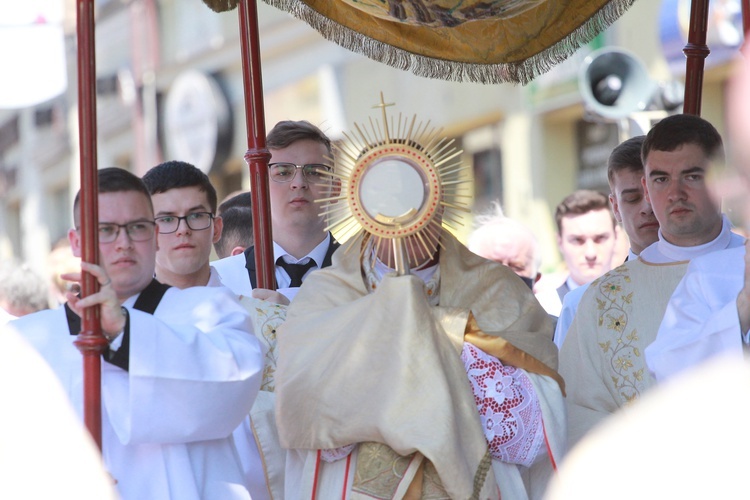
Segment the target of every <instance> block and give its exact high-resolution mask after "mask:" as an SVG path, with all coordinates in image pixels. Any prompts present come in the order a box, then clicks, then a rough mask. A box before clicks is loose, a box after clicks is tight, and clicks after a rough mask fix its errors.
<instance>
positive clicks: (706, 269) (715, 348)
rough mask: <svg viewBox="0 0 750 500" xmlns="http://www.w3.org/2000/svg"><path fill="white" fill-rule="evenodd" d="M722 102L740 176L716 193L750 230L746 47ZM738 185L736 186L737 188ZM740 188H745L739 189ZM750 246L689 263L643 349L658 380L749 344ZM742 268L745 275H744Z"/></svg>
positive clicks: (749, 61) (749, 63)
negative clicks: (734, 204) (732, 202)
mask: <svg viewBox="0 0 750 500" xmlns="http://www.w3.org/2000/svg"><path fill="white" fill-rule="evenodd" d="M738 69H739V71H738V73H737V74H736V76H735V78H734V79H733V80H732V85H731V87H730V94H729V98H728V100H727V102H728V103H730V104H731V106H730V107H729V108H728V110H727V113H728V116H729V118H730V125H731V128H730V133H731V134H732V137H733V138H734V139H735V143H736V148H735V150H734V153H735V158H734V159H735V161H734V165H736V167H737V168H736V170H737V172H738V174H739V178H736V177H732V178H729V179H727V180H725V181H722V182H719V183H717V186H716V189H717V191H718V192H719V194H723V193H724V192H727V193H728V196H732V195H734V196H739V197H740V199H739V201H740V203H741V204H742V205H741V206H742V207H743V209H744V211H745V212H744V217H745V225H746V227H750V203H748V200H747V187H748V186H750V146H749V145H748V140H747V139H748V137H750V135H748V134H750V119H748V116H750V98H749V97H748V96H749V95H750V94H748V92H747V89H748V88H749V87H748V86H750V49H748V48H746V49H745V51H744V53H743V55H742V56H741V57H740V58H739V61H738ZM737 186H740V187H739V188H738V187H737ZM743 187H744V189H743ZM748 246H750V243H747V242H746V243H745V246H744V247H741V248H734V249H731V250H726V251H724V252H718V253H715V254H711V255H707V256H705V257H702V258H700V259H696V260H694V261H693V262H691V263H690V266H689V267H688V271H687V273H686V274H685V277H684V278H683V280H682V281H681V282H680V284H679V286H678V287H677V289H676V290H675V292H674V294H673V295H672V298H671V299H670V301H669V306H668V307H667V312H666V313H665V314H664V320H663V321H662V324H661V326H660V327H659V333H658V335H657V337H656V340H655V341H654V343H653V344H651V345H650V346H649V347H648V348H647V349H646V361H647V362H648V366H649V368H650V369H651V371H652V372H653V374H654V376H655V377H656V379H657V380H659V381H661V380H664V379H667V378H670V377H672V376H674V375H675V374H677V373H679V372H681V371H683V370H685V369H688V368H692V367H695V366H697V365H698V364H700V363H702V362H704V361H705V360H707V359H709V358H712V357H714V356H717V355H719V354H724V355H728V356H734V357H735V358H738V359H739V358H742V357H743V351H745V350H746V349H747V347H748V344H750V338H749V337H750V252H748ZM743 269H744V272H743Z"/></svg>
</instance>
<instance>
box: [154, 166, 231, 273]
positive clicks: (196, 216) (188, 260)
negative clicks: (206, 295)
mask: <svg viewBox="0 0 750 500" xmlns="http://www.w3.org/2000/svg"><path fill="white" fill-rule="evenodd" d="M143 182H144V183H145V184H146V187H147V188H148V191H149V192H150V193H151V202H152V203H153V204H154V214H155V215H156V218H155V221H156V227H157V229H158V231H159V250H158V251H157V252H156V279H157V280H159V281H160V282H161V283H166V284H169V285H171V286H176V287H177V288H187V287H191V286H218V285H221V280H220V279H219V275H218V273H217V272H216V271H214V270H213V269H212V268H211V266H210V265H209V260H210V258H211V247H212V245H213V244H214V243H216V241H218V239H219V238H221V231H222V219H221V217H217V216H216V215H215V214H216V206H217V197H216V189H214V187H213V185H212V184H211V181H210V180H209V178H208V176H207V175H206V174H204V173H203V172H201V171H200V169H198V168H196V167H194V166H193V165H191V164H189V163H186V162H183V161H168V162H165V163H162V164H160V165H157V166H155V167H154V168H152V169H151V170H149V171H148V172H146V175H144V176H143Z"/></svg>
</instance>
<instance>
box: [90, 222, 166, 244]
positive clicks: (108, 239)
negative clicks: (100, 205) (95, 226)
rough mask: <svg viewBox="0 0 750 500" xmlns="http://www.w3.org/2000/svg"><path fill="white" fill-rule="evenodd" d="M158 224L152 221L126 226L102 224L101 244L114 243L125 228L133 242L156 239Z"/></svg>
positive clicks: (100, 230)
mask: <svg viewBox="0 0 750 500" xmlns="http://www.w3.org/2000/svg"><path fill="white" fill-rule="evenodd" d="M155 225H156V223H155V222H154V221H150V220H137V221H133V222H128V223H126V224H115V223H114V222H102V223H100V224H99V243H112V242H113V241H115V240H116V239H117V237H118V236H119V235H120V229H122V228H125V234H127V235H128V238H130V239H131V240H132V241H148V240H150V239H151V238H153V237H154V226H155Z"/></svg>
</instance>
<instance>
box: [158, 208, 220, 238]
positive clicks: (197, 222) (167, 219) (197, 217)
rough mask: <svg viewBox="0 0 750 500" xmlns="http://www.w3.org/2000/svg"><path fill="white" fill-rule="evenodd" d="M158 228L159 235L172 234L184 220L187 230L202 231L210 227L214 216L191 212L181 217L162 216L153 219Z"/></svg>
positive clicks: (208, 213)
mask: <svg viewBox="0 0 750 500" xmlns="http://www.w3.org/2000/svg"><path fill="white" fill-rule="evenodd" d="M154 220H155V221H156V225H157V226H159V233H160V234H169V233H174V232H175V231H177V229H178V228H179V227H180V221H181V220H184V221H185V224H187V227H188V228H189V229H192V230H193V231H203V230H204V229H208V228H209V227H211V221H212V220H214V214H212V213H211V212H192V213H189V214H187V215H183V216H182V217H178V216H176V215H163V216H161V217H157V218H156V219H154Z"/></svg>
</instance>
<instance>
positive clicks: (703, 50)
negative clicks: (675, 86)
mask: <svg viewBox="0 0 750 500" xmlns="http://www.w3.org/2000/svg"><path fill="white" fill-rule="evenodd" d="M707 30H708V0H693V1H692V3H691V6H690V28H689V31H688V43H687V45H685V48H684V49H682V51H683V52H684V53H685V56H686V57H687V62H686V66H685V102H684V104H683V112H684V113H686V114H690V115H697V116H700V114H701V99H702V97H703V68H704V63H705V59H706V57H707V56H708V54H709V53H710V52H711V51H710V50H709V49H708V46H707V45H706V31H707Z"/></svg>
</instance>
